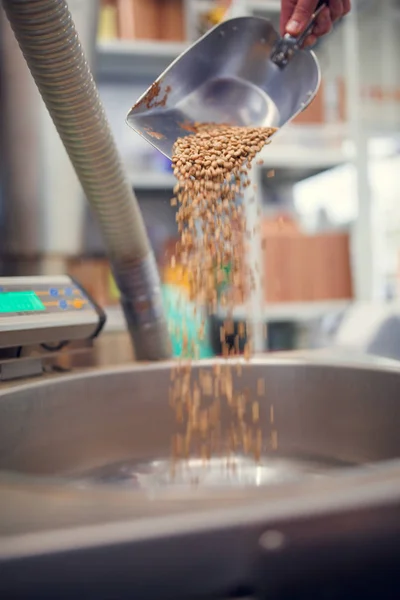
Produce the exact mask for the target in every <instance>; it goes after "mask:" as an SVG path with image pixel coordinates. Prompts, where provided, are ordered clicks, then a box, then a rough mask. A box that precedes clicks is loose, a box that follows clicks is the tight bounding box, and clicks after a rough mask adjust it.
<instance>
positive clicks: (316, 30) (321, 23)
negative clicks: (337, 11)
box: [312, 9, 332, 37]
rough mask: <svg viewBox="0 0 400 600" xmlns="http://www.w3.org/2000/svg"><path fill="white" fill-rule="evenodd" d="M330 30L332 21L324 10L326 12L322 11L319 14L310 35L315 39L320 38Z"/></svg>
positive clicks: (328, 13) (327, 11)
mask: <svg viewBox="0 0 400 600" xmlns="http://www.w3.org/2000/svg"><path fill="white" fill-rule="evenodd" d="M331 29H332V19H331V15H330V12H329V10H328V9H326V10H323V11H322V12H321V14H320V15H319V17H318V19H317V21H316V23H315V25H314V27H313V30H312V33H313V35H315V36H316V37H321V35H325V34H326V33H329V32H330V30H331Z"/></svg>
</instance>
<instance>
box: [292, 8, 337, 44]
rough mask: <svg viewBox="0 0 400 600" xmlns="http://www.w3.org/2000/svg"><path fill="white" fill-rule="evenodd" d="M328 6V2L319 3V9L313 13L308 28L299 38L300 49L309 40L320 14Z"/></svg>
mask: <svg viewBox="0 0 400 600" xmlns="http://www.w3.org/2000/svg"><path fill="white" fill-rule="evenodd" d="M328 4H329V3H328V2H327V0H320V2H318V4H317V7H316V9H315V11H314V12H313V14H312V17H311V19H310V21H309V23H308V25H307V27H306V28H305V30H304V31H303V33H301V34H300V35H299V36H298V38H297V45H298V46H299V47H301V46H302V45H303V43H304V42H305V41H306V39H307V38H308V36H309V35H310V33H311V32H312V30H313V27H314V25H315V21H316V20H317V18H318V16H319V15H320V13H321V12H322V11H323V10H324V8H325V7H326V6H328Z"/></svg>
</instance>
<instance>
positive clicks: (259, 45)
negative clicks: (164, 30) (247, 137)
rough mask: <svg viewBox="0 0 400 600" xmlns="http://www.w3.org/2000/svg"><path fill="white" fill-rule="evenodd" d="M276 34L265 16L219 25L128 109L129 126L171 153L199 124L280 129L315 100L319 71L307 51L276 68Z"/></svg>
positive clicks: (164, 150) (166, 152)
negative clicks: (273, 56)
mask: <svg viewBox="0 0 400 600" xmlns="http://www.w3.org/2000/svg"><path fill="white" fill-rule="evenodd" d="M278 39H279V35H278V33H277V32H276V31H275V29H274V27H273V25H272V23H271V22H270V21H268V20H267V19H263V18H261V17H241V18H234V19H229V20H228V21H225V22H223V23H221V24H220V25H218V26H217V27H215V28H213V29H212V30H211V31H210V32H208V33H207V34H206V35H205V36H203V37H202V38H201V39H200V40H199V41H198V42H196V43H195V44H194V45H193V46H192V47H191V48H189V49H188V50H187V51H186V52H184V53H183V54H182V55H181V56H180V57H179V58H178V59H177V60H175V61H174V62H173V63H172V64H171V65H170V67H168V69H167V70H166V71H165V72H164V73H163V74H162V75H160V77H159V78H158V79H157V80H156V82H155V84H153V86H152V87H151V88H150V89H149V90H148V91H147V92H146V93H145V94H144V95H143V96H142V97H141V98H140V99H139V100H138V101H137V102H136V104H135V105H134V106H133V107H132V109H131V110H130V112H129V114H128V116H127V122H128V124H129V125H130V126H131V127H132V128H133V129H134V130H135V131H136V132H137V133H139V134H140V135H141V136H142V137H143V138H145V139H146V140H147V141H148V142H149V143H150V144H152V145H153V146H155V147H156V148H158V149H159V150H160V151H161V152H162V153H163V154H165V155H166V156H168V157H171V156H172V152H173V145H174V143H175V141H176V139H177V138H178V137H181V136H183V135H187V134H188V129H189V130H190V126H193V124H194V123H196V122H201V123H230V124H234V125H241V126H250V125H251V126H272V127H277V128H279V127H282V126H283V125H285V123H287V122H288V121H290V120H291V119H292V118H294V117H295V116H296V115H297V114H298V113H299V112H301V111H302V110H304V108H306V106H308V104H309V103H310V102H311V100H312V99H313V98H314V96H315V94H316V93H317V91H318V87H319V84H320V70H319V66H318V62H317V59H316V57H315V55H314V54H313V53H312V52H310V51H307V50H300V51H298V52H296V53H295V55H294V56H293V59H292V60H291V61H290V63H289V64H288V66H287V67H286V68H285V69H283V70H282V69H280V68H278V67H277V66H276V65H275V64H274V63H273V62H272V61H271V60H270V56H271V52H272V50H273V48H274V47H275V44H276V43H277V41H278Z"/></svg>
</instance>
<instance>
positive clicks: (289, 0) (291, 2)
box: [280, 0, 297, 35]
mask: <svg viewBox="0 0 400 600" xmlns="http://www.w3.org/2000/svg"><path fill="white" fill-rule="evenodd" d="M296 3H297V0H286V1H285V0H282V10H281V18H280V29H281V34H282V35H285V33H286V25H287V24H288V22H289V19H290V17H291V16H292V14H293V11H294V9H295V7H296Z"/></svg>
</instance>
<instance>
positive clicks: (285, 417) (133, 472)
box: [0, 355, 400, 599]
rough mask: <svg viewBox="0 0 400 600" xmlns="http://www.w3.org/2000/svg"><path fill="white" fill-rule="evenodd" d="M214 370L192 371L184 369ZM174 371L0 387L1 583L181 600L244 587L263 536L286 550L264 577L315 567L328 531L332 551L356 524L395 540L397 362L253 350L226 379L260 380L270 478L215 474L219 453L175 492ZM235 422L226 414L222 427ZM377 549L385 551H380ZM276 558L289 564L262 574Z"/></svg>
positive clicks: (252, 386) (129, 371)
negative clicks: (301, 562)
mask: <svg viewBox="0 0 400 600" xmlns="http://www.w3.org/2000/svg"><path fill="white" fill-rule="evenodd" d="M325 360H329V359H325ZM212 364H215V363H208V362H202V363H201V365H194V366H193V378H194V379H196V378H197V377H198V376H199V369H200V368H201V369H204V368H207V367H209V366H210V367H211V365H212ZM170 370H171V364H168V363H165V364H159V365H156V366H154V365H148V366H140V367H139V366H126V367H120V368H115V369H108V370H97V369H94V370H92V371H88V372H80V373H79V372H76V373H74V374H70V375H67V376H62V377H60V376H59V377H55V376H54V377H50V378H48V379H47V380H41V381H36V382H35V381H32V382H27V383H26V384H24V385H20V384H19V385H16V384H13V385H11V384H8V385H5V386H0V469H1V476H0V568H1V571H2V578H1V580H0V591H2V590H5V591H8V593H9V592H10V590H12V591H13V592H14V591H15V589H17V590H18V592H19V593H20V594H21V596H20V597H29V593H30V590H31V589H32V586H33V585H37V586H39V589H40V592H41V595H40V594H39V596H40V597H54V593H55V590H57V589H59V586H60V582H63V585H66V586H67V589H71V590H72V589H73V590H74V591H75V597H76V594H78V597H79V593H78V592H77V591H76V590H79V591H80V594H81V595H82V593H83V592H82V590H86V589H87V588H88V587H89V588H90V589H91V590H94V589H96V594H94V595H93V597H97V598H103V597H104V598H109V597H129V593H131V591H132V589H135V594H136V593H137V594H139V591H140V594H139V596H138V597H141V598H150V597H153V596H152V595H151V594H156V593H157V597H160V590H161V589H162V590H163V596H164V595H165V597H171V598H175V599H176V598H187V597H192V596H191V595H190V594H192V593H193V589H195V590H196V593H197V594H198V595H201V594H207V593H214V594H215V593H222V592H225V593H226V595H229V592H230V591H232V590H235V589H236V587H235V586H240V585H242V586H243V585H246V584H247V585H248V584H249V582H253V583H254V576H255V573H254V568H255V563H256V560H257V556H258V549H257V548H258V547H259V546H258V540H260V539H261V536H262V535H265V532H270V531H272V532H276V531H278V532H281V534H280V535H281V538H283V539H284V541H285V543H284V544H283V547H282V548H281V549H280V551H279V553H278V554H277V553H276V552H275V551H274V553H272V554H271V555H270V556H268V555H267V556H263V571H262V572H263V573H264V575H263V578H264V580H263V585H264V584H265V578H266V580H268V581H269V583H273V582H274V581H275V580H276V577H278V579H279V573H287V568H288V565H289V566H290V565H292V564H293V556H296V557H297V554H296V552H299V551H300V550H301V551H302V552H303V551H306V552H309V553H310V556H311V559H312V560H311V559H310V560H311V563H312V565H314V567H315V564H316V562H315V561H316V560H317V557H318V559H319V557H320V556H321V555H320V552H319V550H317V549H316V548H320V547H321V544H324V543H327V544H328V545H329V543H330V542H331V541H332V535H333V533H334V536H333V538H334V540H337V539H339V540H341V543H342V546H339V550H337V551H336V552H335V556H341V552H342V550H343V548H347V547H350V546H349V544H350V542H353V541H354V539H355V538H354V536H355V535H356V539H359V538H357V534H358V532H359V531H361V532H362V535H363V536H364V537H363V539H365V536H369V537H368V539H372V540H375V538H376V535H378V534H377V533H376V532H378V533H379V532H380V534H383V533H385V535H388V534H389V533H390V532H392V534H393V535H397V534H398V526H399V523H400V519H399V516H398V512H396V510H397V508H398V506H399V502H400V461H399V455H400V436H399V435H398V422H399V417H400V404H399V402H398V389H399V383H400V369H399V368H398V367H397V365H393V363H391V362H390V361H387V362H385V361H373V360H372V359H369V361H368V364H367V365H361V364H360V365H357V366H355V365H353V366H352V365H343V364H341V363H340V361H339V360H338V361H337V362H336V363H335V364H329V363H328V362H324V359H321V360H320V362H317V361H314V362H313V361H312V359H311V358H310V359H309V360H305V359H303V358H301V355H298V357H297V358H293V357H289V358H274V357H271V358H269V359H264V358H260V359H254V361H252V363H251V364H245V365H244V368H243V374H242V377H241V378H239V379H238V380H237V381H236V385H237V386H238V387H242V388H245V387H246V388H249V390H250V391H251V393H252V394H255V393H256V388H257V381H258V379H259V378H260V377H263V378H265V382H266V396H265V397H264V398H260V403H261V423H262V427H263V430H264V433H265V436H266V437H265V439H268V436H269V432H270V422H269V411H270V405H271V404H273V405H274V408H275V423H276V429H277V431H278V436H279V442H278V451H277V452H276V453H271V452H265V453H264V456H263V460H262V462H261V471H263V477H264V481H259V482H258V481H257V468H259V469H260V467H257V465H256V464H254V463H253V465H251V462H250V461H249V460H248V458H247V459H242V460H241V461H240V465H239V469H238V472H237V473H236V476H235V475H234V473H233V470H231V471H230V479H229V480H228V479H227V478H226V477H225V481H224V477H222V478H218V479H217V478H216V477H215V475H216V473H217V471H218V470H219V469H220V470H222V471H223V469H226V461H221V459H220V458H219V459H218V458H216V459H215V463H213V464H212V465H211V467H210V468H209V469H208V470H207V468H206V467H204V466H201V467H200V466H199V464H196V463H195V462H193V461H192V464H191V469H192V471H191V472H192V474H193V469H194V471H197V474H196V477H198V474H199V472H203V473H206V474H207V473H208V476H210V474H214V478H213V480H210V479H209V480H208V481H207V480H203V481H196V482H195V484H194V482H193V481H192V480H191V478H190V477H189V478H187V477H186V475H185V476H184V478H183V479H182V477H180V476H179V477H178V479H175V480H174V485H171V480H169V471H168V467H169V466H170V465H169V457H170V444H171V436H172V435H173V433H174V431H175V430H176V429H175V428H176V425H175V419H174V415H173V414H172V411H171V409H170V408H169V404H168V388H169V384H170ZM229 423H230V418H229V413H224V414H223V417H222V430H223V431H227V428H229ZM218 463H219V464H218ZM181 467H182V469H184V468H185V467H184V465H181ZM227 471H228V470H227ZM240 471H241V473H242V477H243V478H242V479H241V473H240ZM182 473H183V471H181V474H182ZM132 476H133V477H132ZM140 476H141V481H140ZM235 478H236V480H234V481H232V479H235ZM240 479H241V481H240ZM132 480H134V481H132ZM138 483H139V485H137V484H138ZM258 483H261V485H259V484H258ZM232 484H233V485H232ZM371 515H372V516H371ZM371 536H372V537H371ZM374 536H375V537H374ZM378 537H379V536H378ZM350 538H351V539H350ZM263 539H264V538H263ZM397 539H398V538H397ZM378 542H379V540H378ZM360 543H362V548H364V550H365V548H366V546H365V543H364V542H362V540H361V542H360ZM316 544H317V546H316ZM373 548H375V552H376V551H378V550H379V552H380V554H382V548H386V549H387V548H389V546H388V545H382V544H379V543H376V544H374V545H373ZM293 552H294V553H295V554H293ZM358 555H359V552H358V551H357V552H355V553H354V556H358ZM278 559H281V560H283V561H284V565H286V566H283V567H280V568H278V569H275V568H274V567H273V566H271V569H268V568H267V570H265V569H266V566H265V565H267V566H268V564H271V565H274V564H275V562H274V561H276V560H278ZM265 561H267V562H266V563H265ZM271 561H272V562H271ZM285 561H286V562H285ZM287 561H288V562H287ZM105 564H107V568H106V569H105V568H104V565H105ZM149 564H151V566H152V568H151V570H150V569H149V568H148V565H149ZM282 569H283V570H282ZM189 571H190V573H191V576H190V578H187V577H183V576H182V574H183V573H187V572H189ZM154 572H157V586H156V588H155V587H154V586H155V583H154ZM111 582H112V587H111V588H110V585H111ZM28 583H29V586H28ZM71 586H72V587H71ZM74 586H75V587H74ZM132 586H133V587H132ZM125 587H126V590H130V591H129V593H128V591H126V593H127V596H124V595H122V588H124V589H125ZM117 590H118V591H119V593H121V595H118V594H117ZM168 590H169V592H168ZM44 592H46V594H47V595H46V594H44ZM164 592H165V594H164ZM71 593H72V592H71ZM24 594H25V596H24ZM43 594H44V595H43ZM168 594H169V595H168ZM185 594H186V596H185ZM3 595H4V594H3ZM4 597H9V596H7V595H4ZM85 597H89V596H85Z"/></svg>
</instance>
